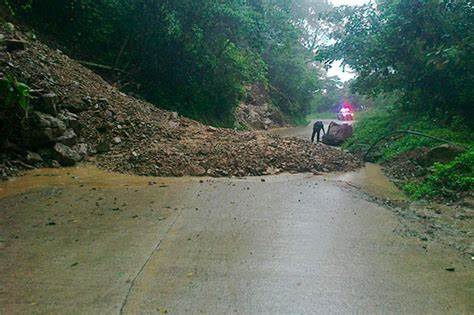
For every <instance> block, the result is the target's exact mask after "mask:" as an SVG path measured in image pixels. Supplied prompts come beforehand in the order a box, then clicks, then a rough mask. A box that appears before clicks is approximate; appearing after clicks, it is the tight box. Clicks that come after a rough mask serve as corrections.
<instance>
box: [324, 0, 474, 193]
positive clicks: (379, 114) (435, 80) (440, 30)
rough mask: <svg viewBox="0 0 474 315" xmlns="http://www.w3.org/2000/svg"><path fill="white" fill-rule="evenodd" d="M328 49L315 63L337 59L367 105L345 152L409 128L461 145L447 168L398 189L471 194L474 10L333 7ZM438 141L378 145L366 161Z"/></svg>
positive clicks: (454, 6)
mask: <svg viewBox="0 0 474 315" xmlns="http://www.w3.org/2000/svg"><path fill="white" fill-rule="evenodd" d="M328 23H331V24H332V27H330V29H331V30H332V31H331V32H330V35H329V37H330V38H331V39H332V40H333V42H332V43H331V45H328V46H326V47H323V48H321V49H320V51H319V55H318V56H319V58H320V60H322V61H325V62H330V61H333V60H343V64H344V65H348V66H350V67H351V68H352V69H353V70H355V71H356V72H357V73H358V75H359V76H358V77H357V79H356V80H355V81H354V82H352V83H351V88H352V91H353V92H357V93H360V94H362V95H365V96H367V97H370V98H371V100H372V102H373V106H372V107H373V108H372V109H371V110H369V111H367V112H366V113H362V114H360V115H359V116H358V118H357V120H358V121H357V125H356V128H355V133H354V135H353V137H352V139H350V140H349V141H348V142H347V143H346V145H345V146H346V148H348V149H349V150H351V151H353V152H358V153H363V152H364V151H365V150H367V149H368V147H369V146H370V145H371V144H373V143H374V142H375V141H377V140H378V139H379V138H381V137H383V136H386V135H388V134H389V133H391V132H393V131H396V130H414V131H418V132H421V133H424V134H427V135H430V136H435V137H439V138H442V139H446V140H448V141H451V142H454V143H456V144H459V145H460V146H462V147H464V148H467V149H466V150H465V151H464V153H463V154H461V155H459V156H458V157H457V158H456V159H454V160H452V161H450V162H447V163H444V164H443V163H434V164H431V165H427V166H426V168H427V170H426V172H424V173H422V174H420V176H416V174H415V176H413V177H412V178H410V179H409V180H403V181H401V182H400V183H399V184H400V186H401V187H402V188H404V189H405V191H406V192H408V194H409V195H410V196H412V197H414V198H433V197H452V196H455V195H456V194H457V193H459V192H462V191H472V189H474V185H473V182H474V176H473V168H474V163H473V162H474V161H473V158H472V154H473V153H472V152H473V144H474V138H473V136H472V132H473V126H474V125H473V120H472V117H474V106H473V105H472V100H473V97H474V95H473V91H474V57H473V56H474V46H473V43H474V9H473V7H472V4H471V2H470V1H419V0H408V1H381V2H378V3H377V5H375V4H367V5H364V6H360V7H339V8H337V9H335V10H333V11H332V12H331V14H330V15H329V16H328ZM440 143H441V142H439V141H436V140H433V139H428V138H425V137H417V136H412V135H405V136H399V137H395V138H391V139H390V140H388V141H385V142H382V143H381V144H380V145H379V146H377V148H376V150H375V151H374V154H372V155H371V158H372V160H376V161H379V162H387V163H388V162H389V161H391V160H393V159H395V158H397V157H400V156H402V155H403V154H404V153H407V152H410V151H413V150H416V149H419V148H423V147H428V148H431V147H434V146H436V145H439V144H440Z"/></svg>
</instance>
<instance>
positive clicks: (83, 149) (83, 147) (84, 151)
mask: <svg viewBox="0 0 474 315" xmlns="http://www.w3.org/2000/svg"><path fill="white" fill-rule="evenodd" d="M73 149H74V150H75V151H76V152H77V153H79V155H80V156H81V157H82V158H85V157H86V156H87V155H88V153H89V146H88V145H87V144H86V143H78V144H76V145H75V146H74V147H73Z"/></svg>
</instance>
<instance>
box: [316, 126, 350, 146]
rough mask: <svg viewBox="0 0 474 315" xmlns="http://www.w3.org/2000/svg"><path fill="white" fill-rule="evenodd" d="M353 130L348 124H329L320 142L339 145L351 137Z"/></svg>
mask: <svg viewBox="0 0 474 315" xmlns="http://www.w3.org/2000/svg"><path fill="white" fill-rule="evenodd" d="M352 133H353V129H352V126H351V125H348V124H337V123H335V122H333V121H332V122H331V123H330V124H329V127H328V130H327V132H326V134H325V135H324V136H323V139H322V142H323V143H324V144H328V145H336V146H337V145H341V144H342V143H343V142H344V141H346V140H347V139H348V138H349V137H350V136H352Z"/></svg>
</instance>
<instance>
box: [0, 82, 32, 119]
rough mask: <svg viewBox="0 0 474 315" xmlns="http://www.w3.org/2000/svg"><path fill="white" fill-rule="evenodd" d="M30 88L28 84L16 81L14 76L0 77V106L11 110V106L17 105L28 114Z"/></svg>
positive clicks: (4, 109)
mask: <svg viewBox="0 0 474 315" xmlns="http://www.w3.org/2000/svg"><path fill="white" fill-rule="evenodd" d="M30 99H31V95H30V88H29V86H28V85H26V84H24V83H21V82H18V81H17V80H16V79H15V78H12V77H7V78H3V79H0V108H1V110H2V111H3V112H4V111H8V110H11V108H12V106H19V107H21V108H22V109H23V111H24V112H25V115H26V116H27V115H28V110H29V108H30Z"/></svg>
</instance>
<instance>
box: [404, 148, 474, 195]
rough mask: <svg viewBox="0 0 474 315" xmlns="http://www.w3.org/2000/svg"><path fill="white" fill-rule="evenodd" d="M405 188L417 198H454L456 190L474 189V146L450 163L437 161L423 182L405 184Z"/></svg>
mask: <svg viewBox="0 0 474 315" xmlns="http://www.w3.org/2000/svg"><path fill="white" fill-rule="evenodd" d="M403 189H404V190H405V192H407V194H408V195H409V196H410V197H412V198H415V199H420V198H433V197H443V198H453V197H455V194H456V192H463V191H469V190H473V189H474V147H471V149H470V150H469V151H468V152H466V153H464V154H462V155H460V156H458V157H457V158H456V159H454V160H453V161H452V162H450V163H446V164H442V163H435V164H434V166H433V170H432V171H431V174H430V175H429V176H428V177H427V178H426V179H425V180H424V181H423V182H421V183H408V184H405V185H404V187H403Z"/></svg>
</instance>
